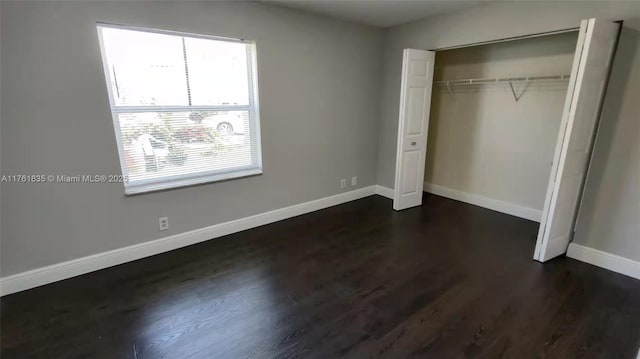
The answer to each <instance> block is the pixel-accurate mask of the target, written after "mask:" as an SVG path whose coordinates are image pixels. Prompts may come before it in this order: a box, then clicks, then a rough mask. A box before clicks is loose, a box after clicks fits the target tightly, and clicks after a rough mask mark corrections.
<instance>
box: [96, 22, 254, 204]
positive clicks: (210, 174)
mask: <svg viewBox="0 0 640 359" xmlns="http://www.w3.org/2000/svg"><path fill="white" fill-rule="evenodd" d="M102 28H114V29H122V30H132V31H141V32H147V33H155V34H162V35H171V36H181V37H191V38H199V39H206V40H214V41H225V42H236V43H242V44H245V45H246V49H247V82H248V88H249V103H248V104H247V105H211V106H209V105H196V106H188V105H187V106H148V105H144V106H143V105H141V106H117V105H116V104H115V103H116V102H115V99H114V98H113V93H112V91H113V89H112V82H111V80H112V79H111V72H110V70H109V67H108V62H107V53H106V50H105V46H104V38H103V34H102ZM96 29H97V31H98V40H99V44H100V54H101V58H102V66H103V72H104V76H105V81H106V87H107V95H108V97H109V108H110V110H111V119H112V122H113V129H114V134H115V138H116V144H117V147H118V158H119V161H120V170H121V171H122V175H123V176H124V177H125V178H128V176H129V173H128V169H127V166H126V161H125V154H124V143H123V140H122V132H121V130H120V122H119V118H118V115H119V114H121V113H140V112H193V111H247V113H248V117H249V136H250V140H251V141H250V144H251V147H250V148H251V150H252V151H251V162H252V164H251V165H250V166H242V167H234V168H230V169H227V170H212V171H203V172H197V173H185V174H176V175H171V176H164V177H160V178H153V179H145V180H138V181H135V184H128V183H126V182H125V183H123V184H124V192H125V195H133V194H140V193H147V192H155V191H161V190H166V189H173V188H180V187H186V186H193V185H198V184H204V183H213V182H220V181H227V180H230V179H237V178H243V177H249V176H256V175H261V174H262V173H263V169H262V141H261V136H260V132H261V131H260V106H259V95H258V89H259V87H258V65H257V64H258V61H257V54H256V52H257V51H256V43H255V41H249V40H245V39H235V38H228V37H221V36H212V35H203V34H194V33H187V32H179V31H172V30H159V29H150V28H144V27H138V26H128V25H119V24H110V23H103V22H97V23H96Z"/></svg>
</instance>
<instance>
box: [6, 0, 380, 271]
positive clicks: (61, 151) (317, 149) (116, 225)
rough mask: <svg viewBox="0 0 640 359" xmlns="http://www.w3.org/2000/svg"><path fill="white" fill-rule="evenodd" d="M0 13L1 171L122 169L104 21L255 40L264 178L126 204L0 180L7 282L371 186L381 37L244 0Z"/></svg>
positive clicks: (23, 6) (95, 193)
mask: <svg viewBox="0 0 640 359" xmlns="http://www.w3.org/2000/svg"><path fill="white" fill-rule="evenodd" d="M1 7H2V8H1V13H2V14H1V16H2V18H1V36H2V37H1V46H2V48H1V56H2V58H1V62H2V64H1V66H2V67H1V82H2V97H1V100H2V105H1V111H2V112H1V120H2V124H1V125H2V139H1V145H2V147H1V152H2V174H67V175H78V174H118V173H119V172H120V167H119V164H118V153H117V149H116V142H115V138H114V134H113V127H112V121H111V114H110V111H109V105H108V100H107V92H106V87H105V81H104V75H103V72H102V63H101V58H100V50H99V46H98V40H97V33H96V27H95V25H96V21H104V22H110V23H120V24H129V25H136V26H143V27H150V28H159V29H169V30H176V31H185V32H193V33H202V34H210V35H219V36H228V37H241V38H246V39H251V40H255V41H256V42H257V48H258V71H259V81H260V107H261V126H262V145H263V160H264V174H263V175H262V176H257V177H252V178H245V179H239V180H233V181H228V182H220V183H214V184H206V185H201V186H194V187H188V188H181V189H175V190H169V191H163V192H157V193H150V194H143V195H138V196H132V197H125V196H124V195H123V188H122V185H120V184H3V185H2V233H1V235H2V242H1V248H0V249H1V252H2V256H1V262H2V263H1V267H0V271H1V272H2V276H8V275H11V274H14V273H18V272H22V271H26V270H30V269H34V268H38V267H42V266H46V265H50V264H54V263H58V262H62V261H66V260H70V259H74V258H78V257H83V256H87V255H91V254H94V253H99V252H103V251H108V250H111V249H115V248H120V247H124V246H129V245H133V244H136V243H141V242H145V241H149V240H154V239H157V238H160V237H164V236H168V235H171V234H175V233H181V232H185V231H188V230H192V229H197V228H202V227H205V226H210V225H213V224H216V223H220V222H224V221H229V220H232V219H236V218H241V217H245V216H248V215H252V214H256V213H261V212H264V211H268V210H272V209H276V208H281V207H285V206H288V205H292V204H296V203H301V202H305V201H309V200H313V199H317V198H321V197H326V196H329V195H333V194H337V193H340V192H344V191H347V190H350V189H354V188H355V187H350V188H348V189H346V190H341V189H340V186H339V181H340V178H349V177H351V176H358V179H359V181H358V187H364V186H368V185H372V184H375V168H376V158H375V157H376V145H377V144H376V142H377V119H378V108H377V102H378V99H379V92H378V91H379V89H380V87H381V86H380V75H379V74H380V72H381V58H380V53H381V52H382V49H381V45H382V42H381V41H382V32H381V30H376V29H373V28H369V27H365V26H359V25H354V24H350V23H347V22H343V21H339V20H332V19H329V18H324V17H320V16H316V15H311V14H305V13H302V12H298V11H294V10H287V9H283V8H279V7H272V6H269V5H262V4H255V3H244V2H233V3H214V2H209V3H196V2H188V1H184V2H171V3H169V2H84V3H83V2H54V1H50V2H20V3H17V2H16V3H12V2H5V1H3V2H2V3H1ZM161 216H168V217H169V222H170V230H168V231H166V232H159V231H158V217H161Z"/></svg>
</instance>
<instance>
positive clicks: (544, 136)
mask: <svg viewBox="0 0 640 359" xmlns="http://www.w3.org/2000/svg"><path fill="white" fill-rule="evenodd" d="M577 37H578V33H577V32H575V31H574V32H569V33H563V34H556V35H549V36H541V37H535V38H530V39H522V40H514V41H508V42H499V43H494V44H488V45H481V46H472V47H464V48H460V49H453V50H445V51H437V52H436V56H435V68H434V87H433V93H432V96H431V111H430V116H429V117H430V122H429V135H428V141H427V153H426V166H425V176H424V182H425V183H424V190H425V191H427V192H432V193H434V194H437V195H441V196H445V197H450V198H454V199H456V200H461V201H464V202H469V203H472V204H475V205H479V206H483V207H488V208H491V209H494V210H497V211H501V212H505V213H509V214H512V215H516V216H520V217H524V218H527V219H530V220H534V221H537V222H540V217H541V216H542V208H543V206H544V199H545V192H546V190H547V183H548V181H549V175H550V172H551V164H552V162H553V153H554V149H555V144H556V140H557V137H558V131H559V129H560V122H561V120H562V110H563V105H564V101H565V98H566V94H567V87H568V84H569V77H570V73H571V65H572V62H573V61H572V60H573V55H574V53H575V48H576V41H577Z"/></svg>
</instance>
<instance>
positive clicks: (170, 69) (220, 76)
mask: <svg viewBox="0 0 640 359" xmlns="http://www.w3.org/2000/svg"><path fill="white" fill-rule="evenodd" d="M99 31H100V33H101V37H102V46H103V55H104V61H105V71H106V72H107V78H108V81H109V84H108V87H109V92H110V96H111V108H112V112H113V116H114V122H115V127H116V132H117V133H116V135H117V136H118V146H119V151H120V160H121V165H122V169H123V172H124V174H125V175H127V176H128V179H129V182H128V183H127V184H125V188H127V187H138V189H137V190H135V191H129V192H144V189H143V190H140V187H144V186H149V190H154V189H158V188H169V187H173V186H172V185H171V183H172V182H175V186H179V185H184V184H185V183H187V184H188V183H189V182H188V181H187V182H185V179H189V178H198V179H204V180H201V181H198V182H206V179H207V178H208V179H209V180H217V179H227V178H233V177H234V176H233V173H235V172H238V175H241V174H246V173H247V170H259V169H260V160H259V158H260V154H259V153H258V151H259V143H258V134H257V118H258V116H257V110H256V106H255V103H254V101H253V99H254V96H253V92H254V90H255V89H254V88H253V87H254V81H253V79H254V78H255V74H253V73H252V71H253V69H254V66H253V63H252V60H253V57H252V53H251V50H252V49H251V48H252V46H253V45H252V44H249V43H244V42H238V41H222V40H217V39H208V38H200V37H190V36H186V35H185V36H182V35H176V34H173V33H169V34H166V33H157V32H146V31H140V30H133V29H127V28H120V27H111V26H99ZM251 173H255V171H253V172H251ZM216 176H218V177H216ZM163 183H164V184H165V185H164V186H160V187H159V186H158V184H163Z"/></svg>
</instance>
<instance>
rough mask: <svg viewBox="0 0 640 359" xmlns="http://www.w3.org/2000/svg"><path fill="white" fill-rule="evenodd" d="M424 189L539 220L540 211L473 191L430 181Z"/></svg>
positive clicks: (540, 216)
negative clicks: (463, 190) (459, 189)
mask: <svg viewBox="0 0 640 359" xmlns="http://www.w3.org/2000/svg"><path fill="white" fill-rule="evenodd" d="M424 191H425V192H429V193H433V194H435V195H438V196H442V197H447V198H451V199H455V200H456V201H460V202H466V203H469V204H473V205H476V206H480V207H484V208H488V209H491V210H494V211H498V212H502V213H506V214H510V215H512V216H516V217H520V218H525V219H528V220H531V221H535V222H540V219H541V218H542V211H540V210H537V209H533V208H529V207H524V206H520V205H517V204H514V203H509V202H505V201H500V200H497V199H493V198H488V197H484V196H480V195H477V194H473V193H468V192H462V191H458V190H457V189H452V188H448V187H444V186H440V185H437V184H432V183H427V182H425V183H424Z"/></svg>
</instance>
